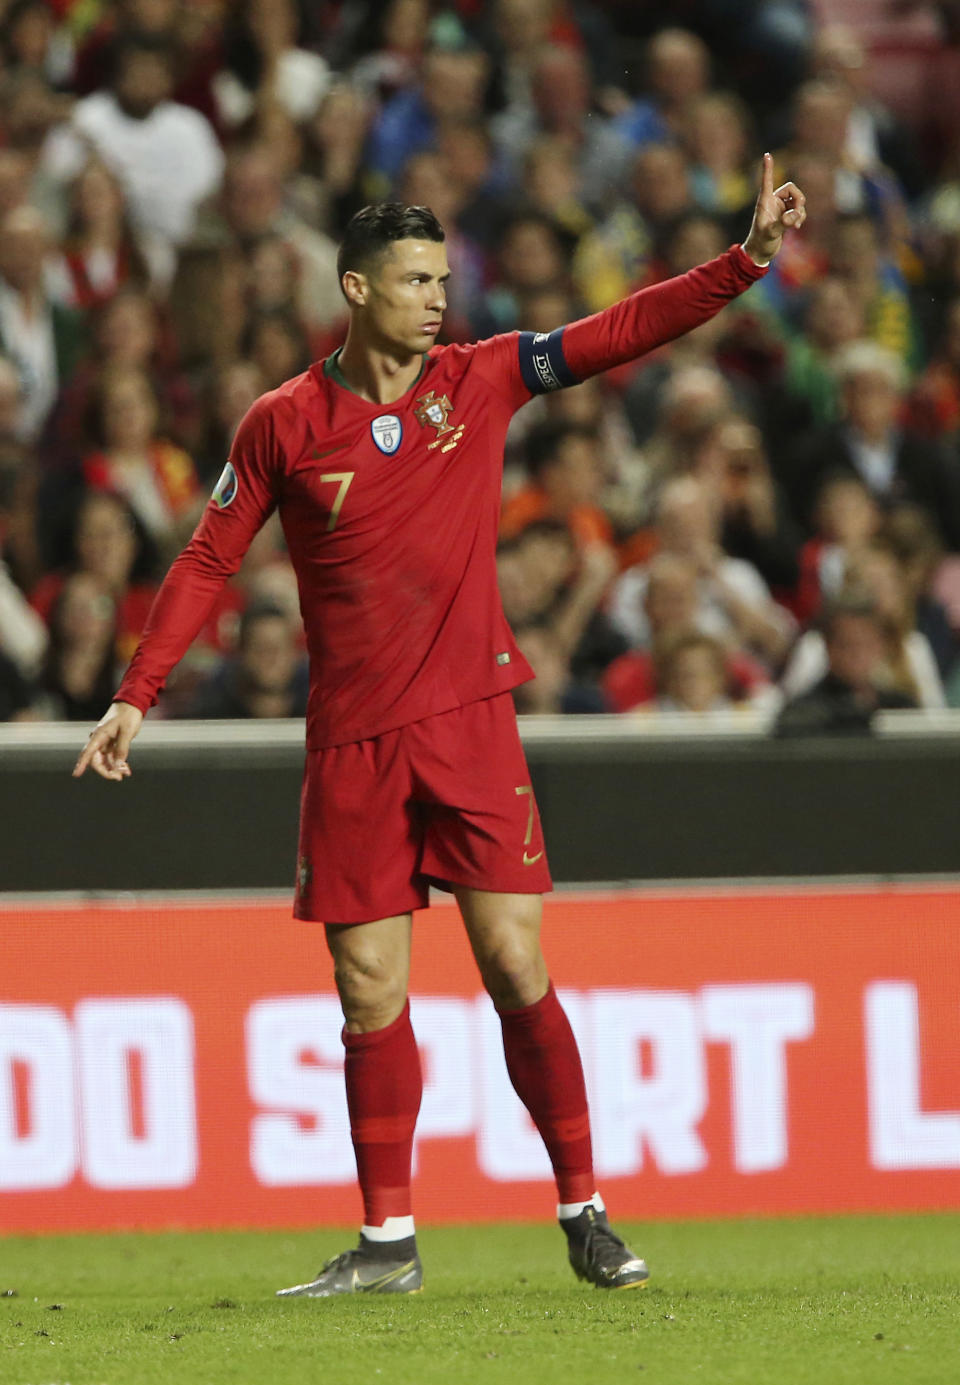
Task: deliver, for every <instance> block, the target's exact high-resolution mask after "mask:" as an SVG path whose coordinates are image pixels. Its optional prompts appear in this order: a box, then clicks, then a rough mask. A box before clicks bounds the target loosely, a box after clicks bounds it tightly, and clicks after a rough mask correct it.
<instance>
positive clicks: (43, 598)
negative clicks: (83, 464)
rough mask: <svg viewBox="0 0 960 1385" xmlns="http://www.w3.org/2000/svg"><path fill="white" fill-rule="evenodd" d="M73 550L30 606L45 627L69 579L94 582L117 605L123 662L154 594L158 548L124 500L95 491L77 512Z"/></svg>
mask: <svg viewBox="0 0 960 1385" xmlns="http://www.w3.org/2000/svg"><path fill="white" fill-rule="evenodd" d="M72 552H73V558H72V562H71V564H70V566H69V568H67V569H66V570H64V571H61V572H52V573H48V574H47V575H46V576H45V577H43V578H42V579H41V581H40V582H38V583H37V585H36V587H35V588H34V589H33V591H32V592H31V593H30V600H31V603H32V605H33V607H34V609H35V610H36V611H37V612H38V613H39V615H40V616H42V617H43V619H44V620H45V621H47V623H48V624H49V623H51V621H52V618H53V611H54V609H55V607H56V603H57V601H58V600H59V597H60V594H61V592H62V591H63V588H64V586H65V585H66V583H67V581H68V580H69V578H70V576H71V575H73V574H74V573H83V574H86V575H87V576H89V577H93V578H95V579H96V581H97V582H98V583H100V584H101V585H102V586H103V588H104V589H105V590H106V591H107V592H108V593H109V595H110V597H111V599H112V600H113V602H114V605H115V607H116V646H117V647H116V658H117V662H118V663H125V662H126V661H127V660H128V659H129V658H130V657H131V654H132V651H133V650H134V649H136V647H137V644H138V642H139V640H140V636H141V635H142V634H143V628H144V625H145V624H146V620H147V615H148V613H149V610H150V606H151V605H152V603H153V598H154V597H155V596H156V594H157V582H156V581H155V580H154V579H155V576H156V568H157V554H156V550H155V549H154V548H153V546H152V545H151V543H150V540H149V539H148V537H147V534H146V531H145V530H144V528H143V526H142V524H140V523H139V522H138V520H137V517H136V514H135V512H134V511H133V509H132V508H131V506H130V505H129V503H128V502H127V501H126V500H124V499H123V497H122V496H120V495H117V494H115V493H113V492H111V491H95V490H94V491H89V492H87V493H86V494H84V496H83V498H82V499H81V501H80V504H79V507H78V509H77V512H76V516H75V519H74V528H73V534H72Z"/></svg>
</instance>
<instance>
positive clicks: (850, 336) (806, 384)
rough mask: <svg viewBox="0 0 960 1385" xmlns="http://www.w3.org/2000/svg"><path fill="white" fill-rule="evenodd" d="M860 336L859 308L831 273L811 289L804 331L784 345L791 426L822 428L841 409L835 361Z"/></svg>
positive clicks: (846, 286)
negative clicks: (790, 404) (791, 405)
mask: <svg viewBox="0 0 960 1385" xmlns="http://www.w3.org/2000/svg"><path fill="white" fill-rule="evenodd" d="M863 335H864V315H863V309H862V307H861V305H860V302H859V300H858V298H857V296H856V295H855V294H854V292H853V290H852V288H851V287H850V285H849V284H848V283H847V282H846V280H844V279H842V278H840V276H839V275H835V274H834V275H830V276H828V277H827V278H825V279H821V280H820V282H819V283H816V284H814V285H813V287H812V288H811V290H810V296H809V300H808V302H807V304H806V308H805V311H804V314H803V326H802V331H799V332H791V333H790V334H789V336H788V338H787V342H786V356H785V359H784V374H783V383H784V387H785V389H786V392H787V395H788V396H789V397H790V400H791V402H792V404H793V405H794V407H793V408H791V410H790V414H791V423H792V426H793V427H794V428H807V429H808V428H809V427H810V426H811V425H817V426H825V425H826V424H829V423H833V422H835V421H836V418H837V416H838V414H839V411H840V397H839V388H838V381H837V371H836V364H837V359H838V357H839V356H840V355H841V353H842V352H843V350H844V348H845V347H847V346H850V345H851V344H852V343H853V342H855V341H858V340H860V339H861V338H862V337H863Z"/></svg>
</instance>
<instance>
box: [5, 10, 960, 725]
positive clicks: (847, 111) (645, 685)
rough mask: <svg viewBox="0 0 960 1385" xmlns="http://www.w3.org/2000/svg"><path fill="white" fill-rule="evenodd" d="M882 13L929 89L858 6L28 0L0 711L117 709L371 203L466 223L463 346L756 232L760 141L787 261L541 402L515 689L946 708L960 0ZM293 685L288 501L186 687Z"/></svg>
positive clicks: (11, 145)
mask: <svg viewBox="0 0 960 1385" xmlns="http://www.w3.org/2000/svg"><path fill="white" fill-rule="evenodd" d="M887 8H889V7H887ZM897 8H898V9H899V10H900V11H902V12H909V13H911V14H915V13H916V12H922V13H923V14H924V16H925V19H926V21H927V30H928V32H929V33H931V34H933V35H934V43H933V47H932V50H931V51H932V58H935V59H936V61H937V63H938V64H939V67H938V69H937V70H938V72H940V74H941V77H942V75H943V74H944V73H946V74H950V73H953V74H954V78H953V82H952V83H950V82H949V81H948V82H947V83H946V84H945V85H944V86H943V89H942V95H941V97H940V98H938V100H936V101H932V100H931V101H930V102H929V103H927V104H925V105H923V106H922V108H921V109H920V110H919V112H918V110H917V109H916V103H914V108H912V109H910V110H907V109H905V108H903V103H898V102H897V101H896V100H894V99H886V100H885V99H884V90H883V84H882V83H877V82H876V81H875V79H874V71H873V66H872V58H871V49H870V39H871V34H870V31H869V29H864V28H860V29H858V28H857V27H855V26H854V27H850V26H848V25H846V24H837V23H834V22H832V18H835V15H836V12H838V11H840V12H844V11H846V10H848V9H849V10H850V13H851V15H852V16H853V18H854V19H857V17H858V16H860V17H861V18H862V16H863V15H865V14H867V15H868V14H869V11H870V5H869V4H866V5H865V4H859V5H830V6H822V7H821V9H820V10H818V8H817V7H816V6H815V5H813V4H811V3H807V0H794V2H793V3H791V2H790V0H766V3H764V2H763V0H725V3H720V0H699V2H698V0H679V3H673V4H665V3H663V4H658V3H645V4H643V5H640V4H636V3H630V0H607V3H600V2H598V3H593V4H588V3H578V0H490V2H489V3H481V0H446V3H444V0H381V3H375V2H374V3H364V2H363V0H339V3H338V0H300V3H298V2H297V0H230V2H229V3H228V0H113V3H109V2H108V0H0V720H4V719H60V718H65V719H78V720H94V719H97V718H99V716H100V715H101V714H102V713H103V711H104V710H105V708H106V706H107V704H108V702H109V700H110V697H111V694H112V692H113V690H114V688H115V687H116V683H117V678H118V672H119V671H120V670H121V669H122V667H123V666H124V664H125V662H126V661H127V660H128V659H129V657H130V655H131V653H132V652H133V649H134V648H135V646H136V643H137V640H138V637H139V635H140V633H141V631H142V629H143V626H144V622H145V620H146V616H147V613H148V611H149V608H150V604H151V601H152V599H153V596H154V594H155V592H156V590H157V587H158V585H159V582H160V580H161V579H162V576H163V573H164V571H165V570H166V567H167V566H168V565H169V563H170V561H171V560H172V558H173V556H175V554H176V553H177V552H178V550H179V548H180V547H181V546H182V544H183V543H184V541H185V540H186V539H187V538H188V537H189V535H190V533H191V531H192V528H193V526H194V525H195V523H196V521H197V519H198V517H199V514H200V512H201V510H202V508H203V505H204V503H205V500H206V497H207V496H208V495H209V492H210V490H211V488H212V486H213V484H214V482H215V480H216V478H217V476H218V474H219V472H220V470H221V468H222V466H223V462H224V460H225V457H226V454H227V451H228V448H229V446H230V441H231V438H232V436H233V433H234V431H235V430H236V427H237V425H238V423H239V421H240V419H241V418H242V416H243V414H244V413H245V411H246V410H247V408H248V407H249V405H250V404H251V403H252V401H253V400H254V399H255V398H256V397H257V396H258V395H259V394H261V393H262V392H263V391H264V390H267V389H271V388H273V387H274V386H275V385H277V384H279V383H280V382H281V381H283V380H284V379H286V378H288V377H289V376H291V375H294V374H296V373H298V372H299V371H301V370H303V369H304V368H305V367H306V366H307V365H308V364H309V363H310V362H311V361H313V360H316V359H318V358H320V357H322V356H325V355H327V354H328V353H329V352H330V351H331V350H332V349H333V348H334V347H336V346H337V345H339V344H340V343H341V342H342V340H343V336H344V332H345V307H344V301H343V299H342V296H341V294H340V291H339V286H338V283H337V275H336V245H337V240H338V237H339V235H340V234H341V232H342V230H343V227H344V225H345V224H346V221H347V220H348V219H349V217H350V216H351V215H352V214H353V212H354V211H356V210H357V209H358V208H359V207H361V206H363V205H365V204H366V203H368V202H370V201H376V200H380V199H383V198H388V197H389V198H397V199H400V200H402V201H405V202H410V203H421V204H426V205H428V206H430V207H431V208H432V209H433V211H434V212H435V213H436V214H437V215H438V217H439V218H440V220H441V221H442V222H443V223H444V225H445V227H446V229H447V236H448V240H447V248H448V254H449V260H450V265H451V270H452V278H451V281H450V285H449V310H448V314H447V320H446V327H445V336H444V338H443V339H445V340H447V341H456V340H470V339H473V338H476V337H482V336H486V335H489V334H491V333H494V332H502V331H511V330H513V329H515V328H520V329H528V330H535V331H550V330H552V329H553V328H555V327H557V326H560V325H561V324H563V323H564V322H568V321H571V320H573V319H575V318H577V317H581V316H583V315H584V314H586V313H590V312H595V311H597V310H600V309H602V308H604V307H606V306H607V305H608V304H610V303H612V302H614V301H615V300H616V299H618V298H620V297H622V296H623V295H625V294H627V293H629V292H631V291H633V290H635V289H637V288H640V287H643V286H644V285H647V284H652V283H655V282H657V281H658V280H661V279H663V278H665V277H668V276H670V275H673V274H677V273H682V272H683V271H685V270H687V269H689V268H691V267H692V266H694V265H696V264H698V263H701V262H703V261H704V260H707V259H710V258H712V257H713V256H715V255H717V254H719V253H720V252H722V251H723V250H724V249H726V247H727V246H728V245H730V244H731V243H734V242H736V241H739V240H742V239H743V237H744V235H745V234H746V230H747V228H748V226H749V220H750V215H751V211H752V206H753V202H754V199H755V195H756V188H757V184H758V160H759V155H760V153H761V152H762V150H764V149H771V150H772V151H774V153H775V160H776V169H777V174H778V178H791V179H793V180H794V181H795V182H797V183H798V184H799V185H800V186H801V187H802V188H803V189H804V191H805V193H806V195H807V208H808V220H807V224H806V226H805V227H804V230H803V232H802V233H800V234H798V235H792V236H789V237H788V240H787V243H786V244H785V246H784V249H783V251H782V253H781V255H780V256H779V257H778V259H777V260H776V261H775V263H774V266H773V267H772V269H771V270H770V272H769V274H768V275H767V276H766V278H765V279H763V280H762V281H761V282H759V283H758V284H756V285H755V286H754V287H753V288H752V289H751V290H750V291H749V292H748V293H747V294H745V295H744V296H743V297H742V298H741V299H739V300H737V301H736V302H735V303H733V304H731V305H730V306H729V307H728V308H727V309H725V310H724V311H723V312H722V313H721V314H720V315H719V316H718V317H716V318H715V319H714V320H713V321H712V322H710V323H708V324H706V325H705V326H703V327H701V328H699V329H698V330H696V331H695V332H692V333H690V334H689V335H688V336H686V337H683V338H681V339H680V340H679V341H677V342H675V343H673V344H672V345H670V346H666V347H664V348H662V349H661V350H659V351H657V352H655V353H653V354H651V355H649V356H647V357H645V358H644V359H642V360H641V361H638V362H636V363H634V364H632V365H630V366H628V367H623V368H620V369H618V370H617V371H615V372H612V373H611V374H610V375H608V376H604V377H601V378H598V379H594V380H590V381H587V382H586V383H584V384H581V385H579V386H577V387H575V388H573V389H570V390H565V391H561V392H558V393H556V394H552V395H547V396H544V397H541V398H537V399H535V400H534V401H532V402H531V403H530V404H529V405H527V406H526V407H525V408H523V409H522V410H521V411H520V412H519V413H518V414H517V415H516V417H515V420H514V425H513V428H512V430H511V433H510V436H509V439H508V448H507V455H506V458H505V479H504V503H503V515H502V532H501V543H500V548H499V556H498V564H499V574H500V584H501V592H502V597H503V602H504V608H505V610H506V613H507V616H508V618H509V620H510V622H511V624H512V625H513V627H514V630H515V632H516V635H517V639H518V642H519V644H520V646H521V648H522V649H523V652H524V653H525V655H526V656H527V658H528V659H529V660H530V662H531V664H532V665H533V667H534V669H535V670H536V673H537V678H536V681H535V682H533V683H530V684H528V685H526V686H524V687H523V688H521V689H519V690H518V692H517V703H518V708H519V710H521V711H522V712H539V713H544V712H547V713H571V714H574V713H584V712H615V713H621V714H623V713H629V714H632V715H636V716H650V715H656V714H659V713H662V712H665V711H673V712H676V711H688V712H694V713H697V714H699V715H700V716H701V717H711V716H713V715H714V714H716V713H717V712H728V711H729V710H731V709H736V708H750V707H760V708H766V709H770V710H771V712H775V713H776V714H777V718H778V720H777V723H776V724H777V726H778V727H779V729H780V731H781V733H782V734H795V733H801V732H804V731H817V730H820V731H822V730H846V729H863V728H864V727H865V726H866V725H868V724H869V719H870V716H871V715H872V713H873V711H875V710H876V709H877V708H880V707H920V708H937V707H942V706H946V705H952V706H960V661H958V657H957V656H958V632H960V120H958V119H957V115H958V110H957V108H956V107H957V99H958V98H957V96H956V95H955V94H954V88H956V89H957V90H960V82H958V81H957V80H956V78H957V77H958V76H960V49H958V48H957V45H958V44H960V19H958V8H960V7H957V6H955V5H952V4H943V5H929V6H926V5H923V4H912V3H903V4H900V5H899V6H898V7H897ZM826 10H829V12H830V15H831V17H832V18H831V22H829V23H828V22H826V21H825V20H824V18H823V14H822V12H821V11H826ZM955 54H956V55H957V62H956V64H954V62H953V57H954V55H955ZM887 85H890V84H889V83H888V84H887ZM894 95H895V92H894ZM305 695H306V674H305V669H304V664H303V639H302V629H301V626H300V623H299V612H298V603H297V591H296V582H295V579H294V575H293V572H292V569H291V567H290V563H289V560H288V559H287V556H286V554H285V551H284V545H283V538H282V534H281V532H280V530H279V526H278V524H277V521H276V518H274V519H273V520H271V521H270V522H269V523H268V524H267V526H266V527H265V528H264V529H263V530H262V531H261V533H260V535H259V536H258V538H257V539H256V541H255V542H254V545H253V547H252V548H251V550H250V552H249V554H248V556H247V558H246V560H245V562H244V564H243V567H242V568H241V570H240V572H239V574H238V575H237V577H236V578H235V579H234V580H233V581H232V582H231V583H230V584H228V586H227V587H226V588H225V589H224V592H223V594H222V597H221V599H220V600H219V602H218V604H217V606H216V609H215V610H214V611H213V612H212V614H211V616H210V618H209V620H208V621H207V623H206V625H205V627H204V629H203V631H202V632H201V634H200V636H199V638H198V640H197V641H196V643H195V644H194V646H193V649H192V650H191V652H190V654H189V655H188V657H187V658H186V659H185V660H184V662H183V664H182V665H181V666H180V667H179V668H178V669H177V670H176V672H175V673H174V675H173V676H172V677H171V679H170V680H169V684H168V687H167V689H166V690H165V692H164V693H163V695H162V699H161V704H160V708H159V714H160V715H163V716H170V717H176V716H200V717H263V716H297V715H301V714H302V713H303V710H304V705H305Z"/></svg>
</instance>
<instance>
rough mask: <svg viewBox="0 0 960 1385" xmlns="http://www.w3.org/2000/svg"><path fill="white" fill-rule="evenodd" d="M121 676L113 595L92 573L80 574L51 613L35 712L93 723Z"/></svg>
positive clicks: (56, 718) (65, 587) (47, 717)
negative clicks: (101, 704)
mask: <svg viewBox="0 0 960 1385" xmlns="http://www.w3.org/2000/svg"><path fill="white" fill-rule="evenodd" d="M116 678H117V653H116V606H115V604H114V601H113V598H112V596H111V595H110V592H109V589H108V588H107V585H106V583H105V582H102V581H100V580H99V579H98V578H96V577H94V576H93V575H92V574H91V573H87V572H77V573H74V574H73V575H72V576H71V577H68V578H67V580H66V581H65V582H64V584H63V587H62V588H61V590H60V592H59V594H58V596H57V599H56V601H55V602H54V604H53V609H52V611H51V613H50V647H49V651H48V654H47V661H46V666H45V668H44V670H43V673H42V676H41V679H40V685H39V691H38V696H37V701H36V702H35V703H34V705H33V708H32V711H33V713H34V714H35V715H40V716H42V717H43V718H44V719H45V720H48V721H50V720H53V721H92V720H93V719H94V718H95V717H96V715H97V713H96V708H97V705H98V703H100V702H102V701H103V699H104V698H105V697H111V696H112V695H113V692H112V690H113V688H114V687H115V686H116Z"/></svg>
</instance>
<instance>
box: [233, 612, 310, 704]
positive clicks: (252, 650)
mask: <svg viewBox="0 0 960 1385" xmlns="http://www.w3.org/2000/svg"><path fill="white" fill-rule="evenodd" d="M240 663H241V665H242V667H243V672H244V674H245V675H246V678H247V681H248V683H249V684H250V686H251V687H252V688H253V689H254V690H255V691H256V692H261V693H278V692H284V691H285V690H286V689H287V688H288V687H289V686H290V680H291V679H292V677H293V674H294V670H295V669H296V665H297V651H296V646H295V645H294V642H293V638H292V636H291V633H290V627H289V626H288V624H287V621H286V619H285V617H283V616H273V615H270V616H263V617H262V618H261V619H259V620H257V621H255V622H254V623H253V624H252V625H251V626H250V629H249V630H248V632H247V636H246V640H245V641H244V646H243V649H242V650H241V653H240Z"/></svg>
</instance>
